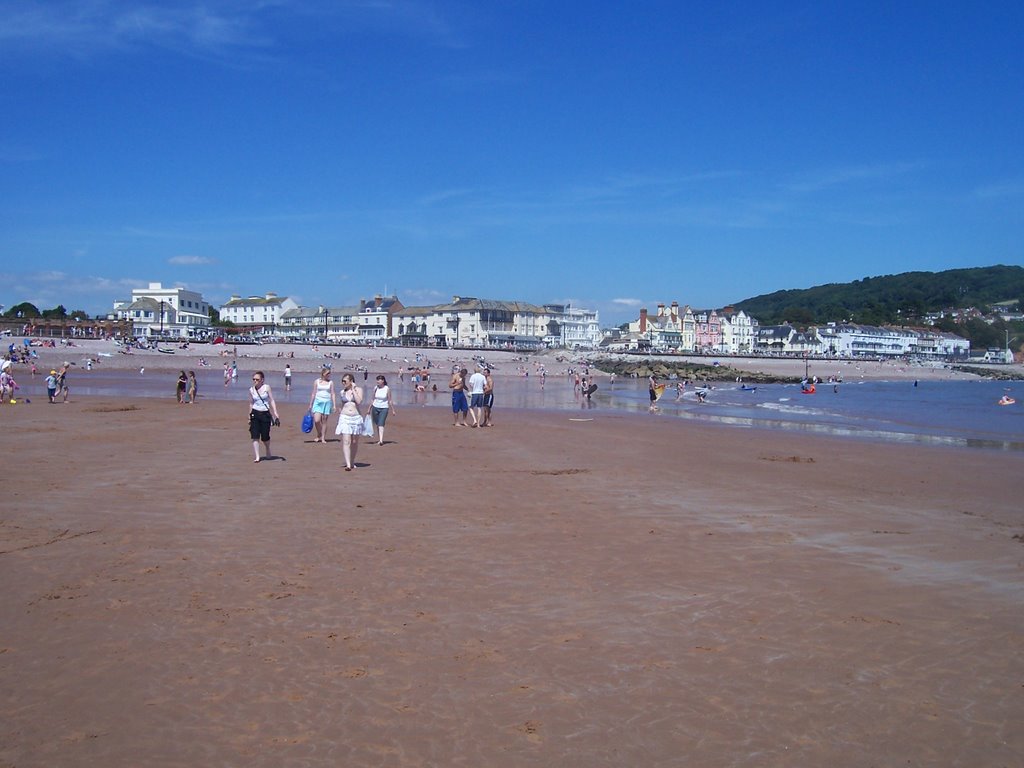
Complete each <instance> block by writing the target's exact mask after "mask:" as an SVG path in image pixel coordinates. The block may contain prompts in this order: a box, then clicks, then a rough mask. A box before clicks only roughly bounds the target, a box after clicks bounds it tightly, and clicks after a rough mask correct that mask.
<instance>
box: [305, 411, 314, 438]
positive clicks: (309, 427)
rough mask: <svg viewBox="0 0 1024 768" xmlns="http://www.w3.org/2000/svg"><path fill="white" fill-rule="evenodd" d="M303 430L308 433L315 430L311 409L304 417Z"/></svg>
mask: <svg viewBox="0 0 1024 768" xmlns="http://www.w3.org/2000/svg"><path fill="white" fill-rule="evenodd" d="M302 431H303V432H305V433H307V434H308V433H310V432H312V431H313V414H312V413H311V412H309V411H306V415H305V416H303V417H302Z"/></svg>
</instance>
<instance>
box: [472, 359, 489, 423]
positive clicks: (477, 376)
mask: <svg viewBox="0 0 1024 768" xmlns="http://www.w3.org/2000/svg"><path fill="white" fill-rule="evenodd" d="M486 386H487V378H486V377H485V376H484V375H483V374H482V373H480V369H479V368H477V369H476V371H474V373H473V375H472V376H470V377H469V397H470V401H469V408H470V410H469V413H470V415H471V416H472V417H473V426H474V427H479V426H480V425H482V424H483V423H484V388H485V387H486Z"/></svg>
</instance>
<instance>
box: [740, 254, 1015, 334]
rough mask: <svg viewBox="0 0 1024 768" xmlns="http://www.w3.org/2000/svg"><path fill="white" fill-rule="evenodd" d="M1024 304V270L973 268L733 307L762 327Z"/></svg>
mask: <svg viewBox="0 0 1024 768" xmlns="http://www.w3.org/2000/svg"><path fill="white" fill-rule="evenodd" d="M1014 300H1016V301H1021V302H1022V303H1024V267H1007V266H1001V265H1000V266H995V267H977V268H972V269H950V270H947V271H945V272H904V273H903V274H901V275H885V276H882V277H865V278H864V279H863V280H855V281H854V282H852V283H830V284H828V285H819V286H816V287H814V288H806V289H802V290H789V291H776V292H775V293H768V294H765V295H764V296H755V297H754V298H752V299H745V300H743V301H741V302H738V303H737V304H736V305H735V306H736V307H737V308H739V309H742V310H743V311H744V312H746V313H747V314H748V315H752V316H753V317H756V318H757V319H758V321H759V322H760V323H761V324H762V325H777V324H779V323H782V322H789V323H793V324H794V325H812V324H820V323H827V322H829V321H842V320H852V321H853V322H855V323H864V324H867V325H884V324H890V323H897V322H900V323H911V322H913V320H914V318H918V317H921V316H923V315H925V314H927V313H928V312H934V311H937V310H940V309H947V308H950V307H957V308H963V307H979V308H982V307H988V306H990V305H992V304H995V303H996V302H1000V301H1014Z"/></svg>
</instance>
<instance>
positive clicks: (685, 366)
mask: <svg viewBox="0 0 1024 768" xmlns="http://www.w3.org/2000/svg"><path fill="white" fill-rule="evenodd" d="M591 366H592V367H594V368H597V369H598V370H599V371H603V372H604V373H609V374H614V375H615V376H625V377H636V378H645V379H646V378H647V377H648V376H650V375H652V374H653V375H655V376H657V377H658V378H659V379H671V378H676V379H686V380H689V381H743V382H744V383H748V384H793V383H796V382H799V381H800V379H799V377H793V376H777V375H773V374H769V373H760V372H758V373H752V372H750V371H740V370H737V369H736V368H731V367H729V366H728V365H720V364H719V365H703V364H700V363H690V362H683V361H679V362H676V361H672V360H655V359H649V358H643V359H640V360H636V359H628V358H626V359H617V358H611V357H605V358H599V359H597V360H591Z"/></svg>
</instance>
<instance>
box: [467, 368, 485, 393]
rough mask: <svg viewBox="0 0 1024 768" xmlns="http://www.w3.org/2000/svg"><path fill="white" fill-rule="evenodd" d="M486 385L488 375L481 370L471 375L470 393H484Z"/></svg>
mask: <svg viewBox="0 0 1024 768" xmlns="http://www.w3.org/2000/svg"><path fill="white" fill-rule="evenodd" d="M486 386H487V377H486V376H484V375H483V374H482V373H480V371H477V372H476V373H474V374H473V375H472V376H470V377H469V394H471V395H482V394H483V393H484V387H486Z"/></svg>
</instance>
